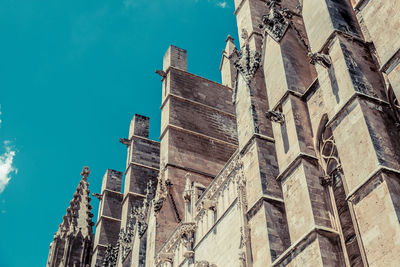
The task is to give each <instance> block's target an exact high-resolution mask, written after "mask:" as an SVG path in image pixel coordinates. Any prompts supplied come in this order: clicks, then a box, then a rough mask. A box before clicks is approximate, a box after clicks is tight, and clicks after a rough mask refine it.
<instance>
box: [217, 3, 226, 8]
mask: <svg viewBox="0 0 400 267" xmlns="http://www.w3.org/2000/svg"><path fill="white" fill-rule="evenodd" d="M217 6H219V7H220V8H227V7H228V4H227V3H226V1H223V2H217Z"/></svg>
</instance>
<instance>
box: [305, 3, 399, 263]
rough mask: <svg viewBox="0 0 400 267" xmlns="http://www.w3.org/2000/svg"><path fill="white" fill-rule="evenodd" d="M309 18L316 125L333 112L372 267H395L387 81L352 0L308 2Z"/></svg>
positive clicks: (349, 196)
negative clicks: (358, 20) (317, 81)
mask: <svg viewBox="0 0 400 267" xmlns="http://www.w3.org/2000/svg"><path fill="white" fill-rule="evenodd" d="M371 2H373V1H371ZM303 18H304V23H305V27H306V31H307V35H308V38H309V40H310V45H311V52H312V56H313V58H312V60H313V61H314V60H315V63H316V69H317V72H318V80H319V85H320V87H317V88H316V89H315V90H313V92H312V93H310V97H311V98H314V100H315V101H314V100H313V101H312V102H313V103H314V105H311V102H310V105H309V109H310V110H311V111H310V114H311V122H312V126H313V128H314V129H316V128H317V127H318V126H317V125H318V124H319V122H320V121H321V117H322V115H323V114H327V117H328V122H327V123H326V125H325V126H326V127H330V128H331V129H332V132H333V136H334V139H335V142H336V146H337V151H338V156H339V158H340V160H341V165H342V166H341V167H342V169H343V187H344V192H345V196H346V200H348V201H349V205H350V210H351V211H352V213H353V217H354V223H355V227H356V228H358V231H359V236H360V241H361V245H360V250H361V251H363V250H364V251H365V257H364V262H365V264H368V265H370V266H374V265H375V266H385V265H390V264H391V263H392V262H396V261H399V255H400V253H399V249H400V247H399V246H398V243H399V242H400V236H399V234H398V233H399V232H400V225H399V224H398V216H397V214H398V211H399V208H398V207H399V204H400V202H399V195H400V194H399V189H400V187H399V182H398V179H399V174H400V172H399V170H400V157H399V155H398V153H397V152H396V151H399V149H400V136H399V131H398V129H397V128H396V126H395V121H394V119H393V116H392V114H393V113H392V111H391V109H390V106H389V103H388V102H387V100H386V88H385V84H384V80H383V78H382V76H381V74H380V73H379V71H378V68H379V67H378V66H377V64H376V62H375V61H374V59H373V57H372V56H371V53H370V50H369V47H368V45H367V44H366V43H365V40H364V37H363V35H362V34H361V30H360V27H359V25H358V23H357V19H356V16H355V14H354V12H353V10H352V9H351V7H350V3H349V2H348V1H329V0H318V1H315V0H305V1H304V6H303ZM317 53H318V54H317ZM326 63H329V64H326ZM317 98H318V99H319V100H317ZM310 101H311V99H310ZM320 103H322V105H321V104H320ZM312 109H315V110H312Z"/></svg>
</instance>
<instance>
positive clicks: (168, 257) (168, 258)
mask: <svg viewBox="0 0 400 267" xmlns="http://www.w3.org/2000/svg"><path fill="white" fill-rule="evenodd" d="M173 258H174V254H172V253H159V254H158V256H157V259H156V262H158V263H167V262H170V263H172V262H173Z"/></svg>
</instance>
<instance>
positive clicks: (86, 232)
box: [57, 167, 94, 238]
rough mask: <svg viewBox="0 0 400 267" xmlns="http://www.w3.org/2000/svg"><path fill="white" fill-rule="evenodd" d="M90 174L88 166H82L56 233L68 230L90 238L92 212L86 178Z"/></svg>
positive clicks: (91, 233)
mask: <svg viewBox="0 0 400 267" xmlns="http://www.w3.org/2000/svg"><path fill="white" fill-rule="evenodd" d="M89 174H90V170H89V168H88V167H84V168H83V170H82V172H81V176H82V179H81V180H80V182H79V184H78V186H77V188H76V191H75V193H74V194H73V198H72V200H71V201H70V202H69V204H70V205H69V207H68V208H67V210H66V214H65V215H64V216H63V222H62V223H61V224H60V225H59V229H58V232H57V233H58V235H61V236H62V235H63V233H66V232H68V234H72V235H78V234H79V233H80V234H81V235H82V236H83V237H89V238H92V235H93V231H92V226H93V225H94V223H93V222H92V218H93V214H92V212H91V210H92V205H90V200H91V198H90V196H89V195H90V190H89V183H88V181H87V178H88V176H89Z"/></svg>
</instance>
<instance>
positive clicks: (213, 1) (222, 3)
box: [125, 0, 229, 8]
mask: <svg viewBox="0 0 400 267" xmlns="http://www.w3.org/2000/svg"><path fill="white" fill-rule="evenodd" d="M125 1H132V0H125ZM199 1H200V0H194V2H195V3H198V2H199ZM207 2H208V3H211V4H213V5H216V6H217V7H220V8H227V7H229V5H228V2H227V1H226V0H224V1H221V0H207Z"/></svg>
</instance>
